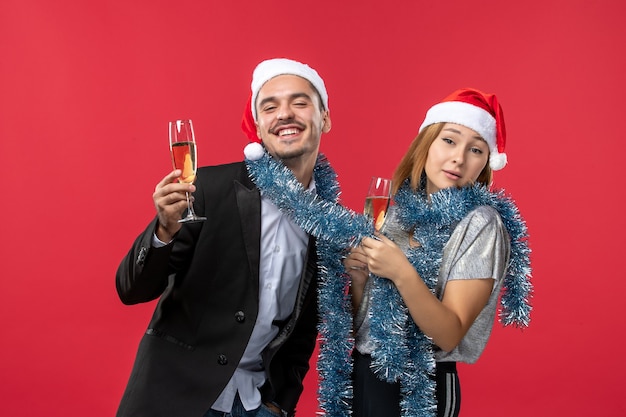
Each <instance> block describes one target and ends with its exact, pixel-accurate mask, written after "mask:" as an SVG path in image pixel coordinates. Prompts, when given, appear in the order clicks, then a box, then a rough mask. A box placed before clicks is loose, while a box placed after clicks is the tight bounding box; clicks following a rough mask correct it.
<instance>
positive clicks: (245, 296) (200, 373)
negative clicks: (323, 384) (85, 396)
mask: <svg viewBox="0 0 626 417" xmlns="http://www.w3.org/2000/svg"><path fill="white" fill-rule="evenodd" d="M196 186H197V190H196V192H195V194H194V197H195V202H194V208H195V209H196V211H197V212H198V214H201V215H204V216H206V217H207V218H208V220H207V221H205V222H203V223H195V224H186V225H183V227H182V229H181V230H180V231H179V233H178V234H177V236H176V237H175V239H174V241H173V242H172V243H170V244H168V245H167V246H164V247H161V248H154V247H152V236H153V233H154V231H155V227H156V224H157V223H156V219H155V220H153V221H152V223H151V224H150V225H149V226H148V227H147V228H146V230H145V231H144V232H143V233H142V234H141V235H139V237H138V238H137V239H136V241H135V243H134V244H133V246H132V248H131V249H130V251H129V252H128V254H127V255H126V257H125V258H124V259H123V260H122V262H121V264H120V266H119V268H118V271H117V276H116V286H117V291H118V294H119V296H120V299H121V300H122V302H124V303H125V304H135V303H141V302H146V301H150V300H154V299H156V298H158V297H160V299H159V302H158V304H157V307H156V309H155V311H154V315H153V316H152V319H151V321H150V324H149V326H148V329H147V331H146V334H145V335H144V336H143V338H142V340H141V343H140V345H139V350H138V352H137V357H136V360H135V364H134V366H133V369H132V372H131V376H130V379H129V381H128V385H127V387H126V390H125V392H124V395H123V397H122V400H121V404H120V406H119V409H118V413H117V416H118V417H121V416H132V417H141V416H146V417H160V416H162V417H201V416H202V415H203V414H204V413H205V412H206V411H207V410H208V409H209V408H210V407H211V405H212V404H213V403H214V402H215V400H216V399H217V397H218V396H219V394H220V393H221V392H222V390H223V389H224V387H225V386H226V384H227V383H228V381H229V380H230V378H231V376H232V375H233V372H234V371H235V369H236V367H237V364H238V363H239V361H240V359H241V357H242V355H243V353H244V350H245V348H246V345H247V343H248V340H249V338H250V335H251V333H252V328H253V326H254V323H255V321H256V317H257V313H258V297H259V258H260V234H261V199H260V195H259V191H258V190H257V189H256V187H255V186H254V184H253V183H252V182H251V181H250V179H249V177H248V174H247V171H246V167H245V165H244V164H243V163H242V162H239V163H233V164H227V165H220V166H215V167H203V168H200V169H199V170H198V176H197V181H196ZM316 263H317V262H316V257H315V244H314V241H313V239H310V241H309V247H308V255H307V260H306V262H305V268H304V270H303V273H302V276H301V280H300V286H299V290H298V296H297V299H296V304H295V306H294V311H293V313H292V315H291V316H290V318H289V319H288V320H287V321H286V322H284V323H281V324H280V326H281V330H280V332H279V334H278V336H277V337H276V338H275V339H274V340H273V341H272V342H271V343H270V344H269V345H268V346H267V348H266V349H265V351H264V352H263V362H264V366H265V369H266V376H267V378H268V379H267V382H266V384H265V385H264V386H263V387H262V389H261V394H262V397H263V401H273V402H276V403H277V404H279V405H280V406H281V408H283V409H284V410H287V411H289V412H290V413H293V412H294V410H295V406H296V403H297V401H298V398H299V397H300V394H301V393H302V380H303V378H304V375H305V374H306V372H307V371H308V369H309V358H310V356H311V354H312V352H313V349H314V347H315V338H316V335H317V331H316V325H317V308H316V302H315V298H316V283H317V281H316V279H317V278H316V277H317V275H316V271H317V268H316Z"/></svg>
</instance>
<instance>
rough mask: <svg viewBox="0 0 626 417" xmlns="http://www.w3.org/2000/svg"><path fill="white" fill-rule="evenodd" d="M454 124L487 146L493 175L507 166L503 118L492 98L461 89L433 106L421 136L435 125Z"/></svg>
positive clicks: (425, 120) (500, 109)
mask: <svg viewBox="0 0 626 417" xmlns="http://www.w3.org/2000/svg"><path fill="white" fill-rule="evenodd" d="M441 122H444V123H456V124H459V125H462V126H465V127H469V128H470V129H472V130H474V131H476V133H478V134H479V135H480V136H482V138H483V139H484V140H485V142H487V144H488V145H489V151H490V154H489V166H491V169H493V170H494V171H497V170H500V169H502V168H504V166H505V165H506V163H507V158H506V154H505V153H504V145H505V143H506V129H505V126H504V114H503V113H502V107H500V104H499V103H498V99H497V98H496V96H495V95H494V94H486V93H483V92H482V91H480V90H476V89H473V88H462V89H460V90H457V91H455V92H453V93H452V94H450V95H449V96H448V97H446V98H444V99H443V101H442V102H441V103H437V104H435V105H434V106H432V107H431V108H430V109H429V110H428V112H426V118H425V119H424V122H423V123H422V126H420V132H421V131H422V129H424V128H425V127H426V126H429V125H432V124H434V123H441Z"/></svg>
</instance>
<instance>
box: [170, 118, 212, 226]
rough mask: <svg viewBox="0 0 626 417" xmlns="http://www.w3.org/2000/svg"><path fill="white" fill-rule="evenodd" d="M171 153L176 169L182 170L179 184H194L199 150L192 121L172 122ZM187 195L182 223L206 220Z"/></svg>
mask: <svg viewBox="0 0 626 417" xmlns="http://www.w3.org/2000/svg"><path fill="white" fill-rule="evenodd" d="M170 152H171V154H172V165H173V166H174V169H180V170H181V172H182V173H181V174H180V177H178V182H185V183H189V184H191V183H193V182H194V181H195V180H196V160H197V156H198V153H197V149H196V139H195V135H194V133H193V123H192V122H191V120H174V121H172V122H170ZM185 194H186V195H187V216H185V217H184V218H182V219H180V220H179V222H180V223H191V222H199V221H203V220H206V217H200V216H197V215H196V213H195V211H194V210H193V203H192V202H191V201H190V199H189V193H188V192H187V193H185Z"/></svg>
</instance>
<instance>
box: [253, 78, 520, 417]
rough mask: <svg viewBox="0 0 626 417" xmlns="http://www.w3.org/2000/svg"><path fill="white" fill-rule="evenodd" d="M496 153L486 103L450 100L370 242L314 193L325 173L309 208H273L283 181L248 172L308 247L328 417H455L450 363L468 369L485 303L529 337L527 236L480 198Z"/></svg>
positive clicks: (494, 107) (495, 195)
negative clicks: (308, 240) (315, 261)
mask: <svg viewBox="0 0 626 417" xmlns="http://www.w3.org/2000/svg"><path fill="white" fill-rule="evenodd" d="M504 144H505V126H504V119H503V115H502V109H501V108H500V105H499V104H498V101H497V98H496V97H495V96H494V95H492V94H485V93H483V92H481V91H479V90H475V89H462V90H458V91H455V92H454V93H452V94H451V95H450V96H448V97H446V98H445V99H444V100H443V101H442V102H441V103H438V104H436V105H434V106H433V107H432V108H431V109H430V110H429V111H428V112H427V114H426V117H425V120H424V122H423V123H422V125H421V127H420V132H419V134H418V136H417V137H416V138H415V139H414V141H413V142H412V143H411V145H410V147H409V149H408V151H407V153H406V154H405V156H404V157H403V159H402V161H401V162H400V164H399V166H398V168H397V169H396V172H395V174H394V177H393V179H394V190H393V204H392V205H391V207H390V209H389V211H388V214H387V219H386V220H385V224H384V226H383V228H382V230H381V232H380V233H373V232H372V231H371V229H370V230H369V231H364V226H363V223H362V218H361V216H360V215H357V214H356V213H353V212H350V211H349V210H345V209H344V210H341V209H340V208H339V207H338V206H337V205H336V204H335V203H336V198H335V200H334V201H333V196H332V193H329V192H327V191H326V188H328V187H327V186H326V185H325V184H327V183H329V182H330V183H332V181H334V177H333V176H332V173H331V175H330V177H332V178H331V179H332V180H331V181H326V180H325V176H324V175H322V174H321V173H320V172H319V171H320V170H319V169H318V173H317V176H316V177H315V178H316V187H317V193H318V196H317V197H314V196H312V195H307V194H306V193H302V192H301V191H299V190H296V191H294V193H293V195H289V194H287V195H285V192H284V191H285V189H292V190H293V189H294V186H293V181H291V184H289V183H287V182H282V180H281V179H280V176H277V175H275V173H276V171H275V170H273V171H270V172H271V175H264V174H262V173H261V172H260V170H258V169H257V168H255V167H254V165H255V164H249V168H250V167H251V170H250V172H251V174H252V177H253V179H256V180H255V181H256V182H257V185H259V183H263V179H264V178H266V182H265V185H259V188H260V189H261V190H262V192H266V193H267V194H268V195H271V194H272V191H271V189H272V188H273V187H276V188H277V189H278V190H280V191H281V192H276V193H275V195H277V196H279V195H283V197H281V198H282V201H278V202H277V205H278V206H279V207H281V209H283V210H286V211H288V212H290V213H291V215H292V217H294V219H295V221H296V223H298V224H299V225H301V227H303V228H304V229H305V230H307V231H309V232H310V233H311V234H314V235H315V236H317V237H318V255H319V258H320V263H321V265H322V269H321V273H322V279H321V282H320V292H319V300H320V301H319V308H320V314H321V317H322V321H321V324H320V335H321V355H320V358H319V360H318V370H319V371H320V376H321V383H320V384H321V385H320V389H319V394H320V401H321V408H322V410H323V411H325V412H326V413H327V415H329V416H341V415H347V414H346V410H347V409H348V408H349V407H352V412H353V415H354V416H355V417H381V416H384V417H396V416H398V417H399V416H402V417H408V416H434V415H438V416H457V415H458V413H459V408H460V391H459V381H458V376H457V372H456V362H458V361H461V362H466V363H473V362H475V361H476V360H477V359H478V357H479V356H480V354H481V353H482V351H483V349H484V347H485V345H486V343H487V340H488V339H489V335H490V332H491V328H492V325H493V321H494V318H495V315H496V311H497V304H498V299H499V298H501V312H500V319H501V320H502V322H503V323H504V324H505V325H508V324H515V325H518V326H526V325H528V322H529V314H530V305H529V303H528V301H529V297H530V294H531V290H532V287H531V284H530V281H529V276H530V263H529V249H528V246H527V236H526V226H525V224H524V222H523V221H522V220H521V218H520V216H519V212H518V210H517V208H516V206H515V205H514V203H513V202H512V201H511V200H510V199H509V198H507V197H506V196H504V194H503V193H502V192H492V191H490V190H489V187H490V184H491V179H492V171H494V170H499V169H501V168H503V167H504V166H505V165H506V155H505V154H504V153H503V152H504ZM333 204H334V205H333ZM333 214H334V215H333ZM342 237H343V239H342ZM346 242H350V243H351V244H352V246H353V247H352V249H351V250H350V251H349V253H348V254H347V256H344V257H343V258H342V259H344V260H343V265H341V260H339V261H336V259H339V258H340V257H339V256H338V251H337V250H335V248H337V247H338V246H340V245H341V244H345V243H346ZM333 257H334V258H335V259H333ZM338 264H339V265H338ZM344 268H345V269H344ZM346 272H347V274H348V275H349V280H350V282H349V283H348V284H349V285H350V295H349V297H351V298H349V297H346V296H345V291H344V287H343V286H342V284H343V282H342V276H343V277H345V276H346V275H345V273H346ZM500 296H501V297H500ZM350 302H351V303H352V306H350V305H349V304H350ZM346 304H348V305H347V306H346ZM351 307H352V308H351ZM352 313H354V314H355V317H354V321H352V316H351V314H352ZM347 315H350V317H346V316H347ZM352 337H354V339H352ZM351 359H352V360H353V366H352V362H351Z"/></svg>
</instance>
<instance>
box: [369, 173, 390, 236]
mask: <svg viewBox="0 0 626 417" xmlns="http://www.w3.org/2000/svg"><path fill="white" fill-rule="evenodd" d="M390 199H391V180H390V179H389V178H381V177H372V180H371V181H370V186H369V189H368V190H367V196H366V197H365V207H364V209H363V214H365V215H366V216H367V217H369V218H370V219H372V222H373V223H374V229H375V230H376V231H379V230H380V229H381V227H383V223H384V222H385V215H386V214H387V208H388V207H389V200H390Z"/></svg>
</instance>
